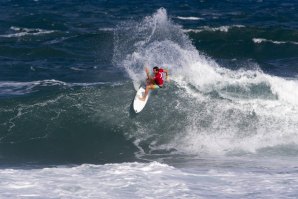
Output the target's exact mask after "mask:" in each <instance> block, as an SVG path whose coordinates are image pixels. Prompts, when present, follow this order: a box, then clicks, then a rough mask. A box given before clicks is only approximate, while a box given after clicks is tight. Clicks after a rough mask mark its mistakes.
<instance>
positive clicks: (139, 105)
mask: <svg viewBox="0 0 298 199" xmlns="http://www.w3.org/2000/svg"><path fill="white" fill-rule="evenodd" d="M144 94H145V89H144V88H142V87H140V88H139V90H138V91H137V94H136V96H135V99H134V101H133V109H134V111H135V112H136V113H139V112H141V111H142V110H143V108H144V107H145V105H146V103H147V101H148V98H149V94H148V95H147V97H146V99H145V101H142V100H140V99H139V97H142V96H143V95H144Z"/></svg>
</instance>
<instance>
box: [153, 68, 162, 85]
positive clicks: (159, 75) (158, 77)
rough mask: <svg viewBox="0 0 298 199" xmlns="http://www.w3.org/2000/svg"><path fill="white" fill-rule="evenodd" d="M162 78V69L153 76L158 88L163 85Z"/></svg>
mask: <svg viewBox="0 0 298 199" xmlns="http://www.w3.org/2000/svg"><path fill="white" fill-rule="evenodd" d="M162 76H163V69H159V70H158V73H156V74H155V76H154V81H155V83H156V84H157V85H159V86H161V85H163V79H162Z"/></svg>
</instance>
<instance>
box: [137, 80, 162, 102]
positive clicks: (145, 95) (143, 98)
mask: <svg viewBox="0 0 298 199" xmlns="http://www.w3.org/2000/svg"><path fill="white" fill-rule="evenodd" d="M157 88H159V86H157V85H156V84H150V85H147V86H146V89H145V94H144V95H143V97H139V99H140V100H142V101H145V100H146V97H147V95H148V93H149V90H154V89H157Z"/></svg>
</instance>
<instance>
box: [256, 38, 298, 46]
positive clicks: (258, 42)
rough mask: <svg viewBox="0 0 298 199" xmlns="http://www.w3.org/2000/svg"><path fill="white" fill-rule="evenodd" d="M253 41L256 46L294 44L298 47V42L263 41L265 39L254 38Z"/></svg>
mask: <svg viewBox="0 0 298 199" xmlns="http://www.w3.org/2000/svg"><path fill="white" fill-rule="evenodd" d="M252 41H253V42H254V43H256V44H260V43H273V44H294V45H298V42H295V41H274V40H270V39H263V38H253V39H252Z"/></svg>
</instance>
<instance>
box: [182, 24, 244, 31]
mask: <svg viewBox="0 0 298 199" xmlns="http://www.w3.org/2000/svg"><path fill="white" fill-rule="evenodd" d="M244 27H245V26H244V25H231V26H220V27H209V26H203V27H200V28H198V29H184V32H194V33H199V32H203V31H208V32H216V31H220V32H229V30H230V29H232V28H244Z"/></svg>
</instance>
